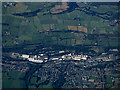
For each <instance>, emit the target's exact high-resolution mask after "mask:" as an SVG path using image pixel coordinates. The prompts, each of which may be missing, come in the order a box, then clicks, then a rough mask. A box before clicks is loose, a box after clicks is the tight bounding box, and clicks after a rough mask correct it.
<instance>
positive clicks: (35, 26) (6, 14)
mask: <svg viewBox="0 0 120 90" xmlns="http://www.w3.org/2000/svg"><path fill="white" fill-rule="evenodd" d="M5 4H6V3H3V17H2V18H3V23H7V24H9V25H3V28H2V29H3V30H2V31H3V32H2V34H3V47H7V46H15V45H20V44H28V43H34V44H35V43H41V44H50V45H55V44H58V45H68V46H72V45H78V44H85V45H94V44H95V42H96V41H95V40H94V41H93V40H89V38H87V39H86V40H83V38H85V36H84V35H86V34H105V35H108V34H110V33H111V34H114V33H115V32H118V25H116V26H109V23H110V22H109V20H105V19H102V18H100V17H97V16H92V15H88V14H86V13H85V12H83V11H79V10H74V11H72V12H68V13H63V14H56V15H52V14H46V15H43V14H44V13H49V9H51V8H53V7H54V5H56V4H60V3H16V6H10V7H8V8H5V7H4V5H5ZM77 4H78V5H79V6H80V7H86V8H88V7H90V10H92V11H95V12H99V13H106V12H108V13H106V14H105V15H104V16H103V15H102V17H105V16H110V17H112V14H110V13H113V15H114V14H115V13H116V12H117V8H118V7H117V6H115V5H99V6H98V5H97V6H96V7H97V9H96V7H95V6H94V5H91V3H90V4H84V3H77ZM109 7H110V8H109ZM38 9H41V10H42V11H40V12H38V13H37V16H31V17H24V16H14V15H13V13H24V12H33V11H36V10H38ZM87 12H88V11H87ZM75 18H79V20H74V19H75ZM51 24H52V25H53V27H52V28H53V30H54V31H67V30H68V26H79V25H80V26H83V27H85V28H87V30H88V32H87V33H86V34H85V33H80V34H76V33H75V32H73V33H71V32H67V33H62V32H51V31H50V28H51ZM46 31H49V32H46ZM41 32H42V33H41ZM108 37H109V36H108ZM61 38H62V40H60V39H61ZM63 38H66V39H63ZM67 38H68V39H67ZM75 39H76V43H75ZM104 40H105V41H107V42H104V41H103V42H100V43H98V44H99V45H104V46H117V44H118V43H116V40H115V39H113V38H111V39H109V40H108V38H107V39H105V38H104ZM97 41H98V40H97ZM108 42H109V44H108ZM16 43H17V44H16ZM66 43H67V44H66Z"/></svg>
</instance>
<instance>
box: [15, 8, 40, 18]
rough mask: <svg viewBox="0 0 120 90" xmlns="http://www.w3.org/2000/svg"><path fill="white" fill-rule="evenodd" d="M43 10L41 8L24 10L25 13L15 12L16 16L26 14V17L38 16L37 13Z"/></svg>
mask: <svg viewBox="0 0 120 90" xmlns="http://www.w3.org/2000/svg"><path fill="white" fill-rule="evenodd" d="M39 12H41V9H38V10H36V11H33V12H24V13H14V14H13V15H14V16H24V17H34V16H37V13H39Z"/></svg>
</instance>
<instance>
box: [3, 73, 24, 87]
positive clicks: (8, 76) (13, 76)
mask: <svg viewBox="0 0 120 90" xmlns="http://www.w3.org/2000/svg"><path fill="white" fill-rule="evenodd" d="M24 75H25V73H23V72H17V71H11V72H3V73H2V77H3V80H2V83H3V84H2V85H3V86H2V87H3V88H25V82H24V80H21V78H23V77H24Z"/></svg>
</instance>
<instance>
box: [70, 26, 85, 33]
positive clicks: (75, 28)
mask: <svg viewBox="0 0 120 90" xmlns="http://www.w3.org/2000/svg"><path fill="white" fill-rule="evenodd" d="M68 30H77V31H81V32H85V33H87V28H86V27H83V26H68Z"/></svg>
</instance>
